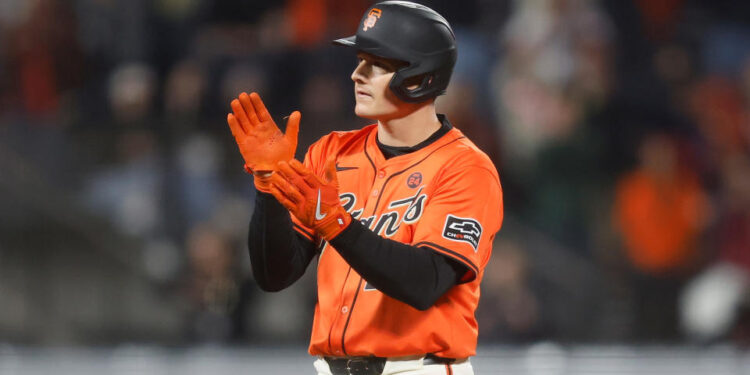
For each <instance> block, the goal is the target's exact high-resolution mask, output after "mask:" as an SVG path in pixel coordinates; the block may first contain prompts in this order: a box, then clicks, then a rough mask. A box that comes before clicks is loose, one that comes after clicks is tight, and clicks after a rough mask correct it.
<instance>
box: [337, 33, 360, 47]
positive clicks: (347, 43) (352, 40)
mask: <svg viewBox="0 0 750 375" xmlns="http://www.w3.org/2000/svg"><path fill="white" fill-rule="evenodd" d="M333 44H336V45H339V46H344V47H356V46H357V36H356V35H352V36H350V37H346V38H341V39H336V40H334V41H333Z"/></svg>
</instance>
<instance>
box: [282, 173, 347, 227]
mask: <svg viewBox="0 0 750 375" xmlns="http://www.w3.org/2000/svg"><path fill="white" fill-rule="evenodd" d="M278 167H279V168H278V172H279V173H275V174H274V176H275V177H274V178H272V179H270V180H271V183H272V186H271V194H273V196H274V197H276V199H277V200H278V201H279V202H280V203H281V204H282V205H283V206H284V207H286V208H287V209H288V210H289V211H290V212H292V214H294V216H296V217H297V219H299V220H300V221H301V222H302V223H303V224H305V225H306V226H307V227H309V228H313V229H314V230H315V232H316V233H317V234H318V235H319V236H321V237H322V238H324V239H326V240H331V239H333V238H334V237H336V236H337V235H338V234H339V233H341V231H343V230H344V228H346V227H347V226H348V225H349V223H351V221H352V217H351V215H349V214H348V213H347V212H346V210H344V207H342V206H341V201H340V200H339V183H338V179H337V178H336V161H335V159H330V160H328V162H327V163H326V168H325V172H324V176H323V178H321V177H318V176H316V175H315V174H314V173H312V172H311V171H310V170H309V169H307V168H306V167H305V166H304V165H303V164H302V163H300V162H298V161H297V160H294V159H292V160H291V161H289V162H288V163H287V162H284V161H282V162H279V163H278Z"/></svg>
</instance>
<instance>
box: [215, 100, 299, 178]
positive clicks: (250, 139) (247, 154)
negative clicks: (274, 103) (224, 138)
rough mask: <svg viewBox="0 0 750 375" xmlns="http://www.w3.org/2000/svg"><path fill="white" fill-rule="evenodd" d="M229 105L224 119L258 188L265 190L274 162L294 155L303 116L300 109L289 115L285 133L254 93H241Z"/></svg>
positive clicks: (275, 163)
mask: <svg viewBox="0 0 750 375" xmlns="http://www.w3.org/2000/svg"><path fill="white" fill-rule="evenodd" d="M231 106H232V112H233V113H230V114H228V115H227V122H228V123H229V128H230V129H231V130H232V135H233V136H234V139H235V140H236V141H237V146H238V147H239V149H240V153H241V154H242V157H243V158H244V159H245V170H246V171H247V172H248V173H251V174H253V175H254V176H255V186H256V188H258V190H261V191H265V192H268V191H269V190H268V189H269V188H270V180H269V179H268V177H269V176H270V175H271V174H272V172H273V171H275V170H276V168H277V163H278V162H279V161H288V160H291V159H293V158H294V152H295V151H296V150H297V133H299V121H300V118H301V117H302V115H301V114H300V113H299V111H294V112H292V114H291V115H289V120H287V123H286V134H284V133H282V132H281V130H279V127H278V126H276V123H275V122H274V121H273V119H272V118H271V115H270V114H269V113H268V110H267V109H266V106H265V105H264V104H263V101H262V100H261V99H260V95H258V94H257V93H251V94H250V95H248V94H247V93H244V92H243V93H242V94H240V95H239V97H238V98H237V99H234V100H232V103H231Z"/></svg>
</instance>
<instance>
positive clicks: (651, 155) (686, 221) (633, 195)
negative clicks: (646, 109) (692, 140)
mask: <svg viewBox="0 0 750 375" xmlns="http://www.w3.org/2000/svg"><path fill="white" fill-rule="evenodd" d="M638 155H639V164H638V167H636V169H635V170H633V171H631V172H628V173H626V174H624V175H623V176H621V177H620V179H619V180H618V181H617V185H616V187H615V189H616V190H615V206H614V210H613V216H614V225H615V227H616V229H617V231H618V232H619V233H620V235H621V238H622V244H623V249H624V251H625V253H626V255H627V257H628V260H629V261H630V262H631V264H632V266H633V270H634V278H635V280H634V281H635V284H634V286H635V290H634V292H635V294H636V301H635V305H636V327H637V330H638V333H639V334H638V336H637V338H639V339H647V340H650V339H660V340H674V339H676V338H677V326H676V321H677V315H676V314H677V311H676V308H677V306H676V303H677V294H678V292H679V290H680V288H681V285H682V281H683V279H684V277H685V276H686V273H687V271H688V269H689V267H691V266H693V265H694V262H695V261H696V256H697V251H698V247H699V240H700V235H701V233H702V231H703V229H704V228H705V226H706V224H707V223H708V220H709V218H710V215H711V213H710V211H709V206H708V201H707V197H706V193H705V191H704V190H703V188H702V187H701V185H700V181H699V180H698V177H697V176H696V175H695V174H694V173H693V172H692V171H691V169H690V166H686V165H682V164H681V162H680V157H679V145H678V143H677V141H676V139H675V138H673V137H671V136H669V135H667V134H661V133H656V134H651V135H648V136H646V138H645V139H644V140H643V142H642V143H641V147H640V149H639V153H638Z"/></svg>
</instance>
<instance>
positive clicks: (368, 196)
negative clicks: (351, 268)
mask: <svg viewBox="0 0 750 375" xmlns="http://www.w3.org/2000/svg"><path fill="white" fill-rule="evenodd" d="M385 164H388V162H387V161H386V163H385ZM373 167H374V168H375V169H376V171H375V178H374V181H373V184H372V186H371V187H370V189H369V192H364V193H365V196H363V197H361V198H364V199H362V201H364V207H363V209H364V211H363V215H367V216H364V219H365V221H366V223H365V225H368V226H369V227H370V229H372V225H374V223H375V222H376V221H377V218H378V214H379V213H378V212H377V210H378V208H379V207H377V205H378V202H379V201H380V200H381V199H380V198H381V197H382V196H383V195H384V194H385V193H386V192H385V191H384V189H386V187H387V183H388V180H389V179H388V176H389V175H390V174H389V173H388V171H389V170H390V169H392V168H387V167H386V166H385V165H383V166H380V167H377V166H375V165H373ZM368 214H369V215H368ZM352 275H358V274H356V273H352V272H350V273H349V275H348V276H347V279H346V281H345V289H344V298H342V300H343V301H350V304H349V305H346V304H342V306H341V307H340V311H341V315H342V316H341V317H339V319H337V320H336V322H335V323H334V324H335V325H336V326H340V325H341V324H342V323H343V326H341V335H340V337H341V341H340V347H341V352H342V354H344V355H349V353H347V349H346V335H347V332H348V330H349V329H350V327H351V326H352V325H354V324H355V323H353V322H352V315H353V313H354V309H355V308H356V304H357V299H358V297H361V296H360V292H361V290H362V288H363V287H364V283H365V281H364V279H363V278H362V276H359V277H352ZM344 316H346V319H340V318H343V317H344ZM336 328H338V327H336ZM337 331H338V329H334V330H332V333H334V332H337ZM334 335H335V333H334ZM337 336H338V335H335V336H332V337H331V338H332V343H333V342H334V340H333V339H335V338H336V337H337ZM336 347H338V345H336ZM337 351H338V349H336V353H337V354H339V353H338V352H337Z"/></svg>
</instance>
